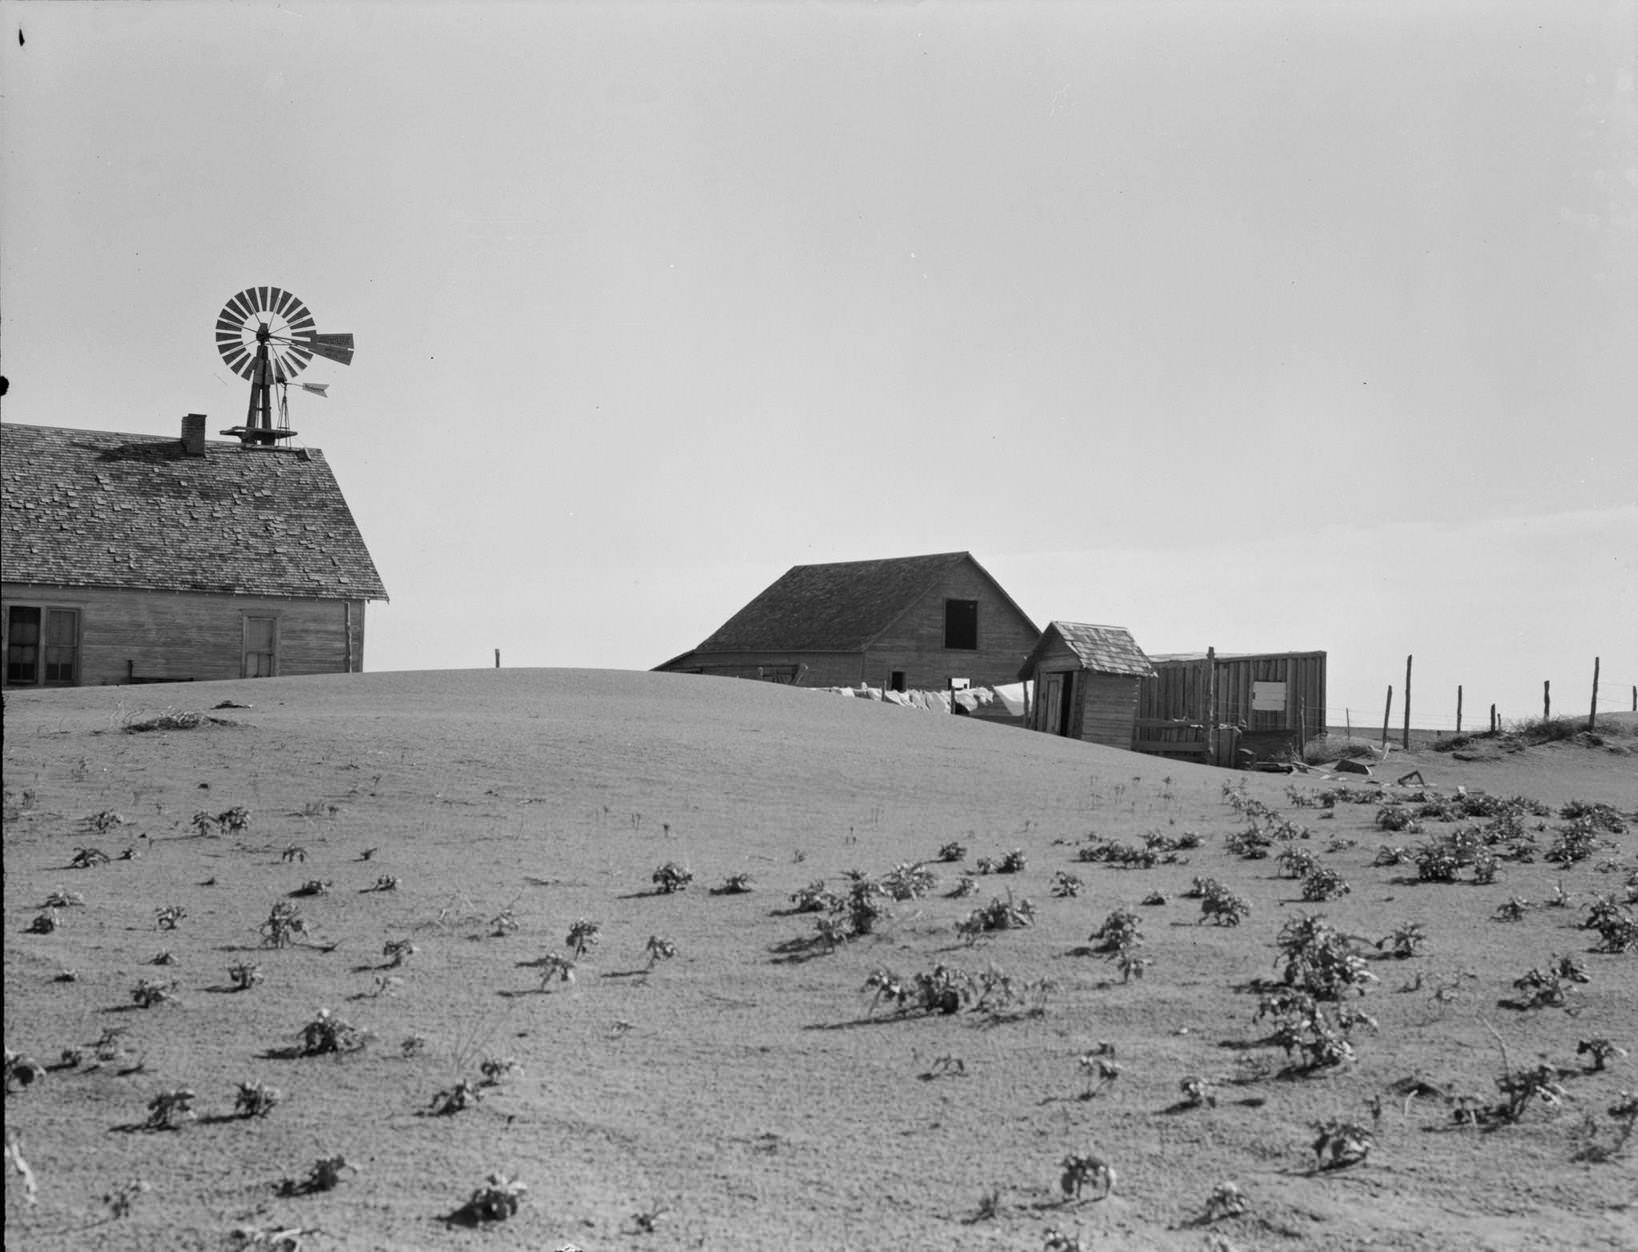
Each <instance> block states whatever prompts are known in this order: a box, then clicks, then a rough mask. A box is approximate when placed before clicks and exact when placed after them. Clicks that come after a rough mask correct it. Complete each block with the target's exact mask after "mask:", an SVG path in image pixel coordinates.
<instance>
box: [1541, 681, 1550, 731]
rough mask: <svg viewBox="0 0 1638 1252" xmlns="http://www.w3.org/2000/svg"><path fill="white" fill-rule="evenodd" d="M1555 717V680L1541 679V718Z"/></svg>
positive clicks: (1547, 719)
mask: <svg viewBox="0 0 1638 1252" xmlns="http://www.w3.org/2000/svg"><path fill="white" fill-rule="evenodd" d="M1552 717H1553V680H1552V679H1551V678H1543V679H1542V680H1541V720H1542V721H1544V722H1546V721H1551V720H1552Z"/></svg>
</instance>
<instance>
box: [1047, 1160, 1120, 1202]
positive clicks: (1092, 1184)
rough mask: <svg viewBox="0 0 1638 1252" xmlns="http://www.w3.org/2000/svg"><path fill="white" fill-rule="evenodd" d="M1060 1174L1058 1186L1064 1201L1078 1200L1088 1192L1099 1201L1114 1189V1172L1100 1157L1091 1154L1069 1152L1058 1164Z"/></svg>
mask: <svg viewBox="0 0 1638 1252" xmlns="http://www.w3.org/2000/svg"><path fill="white" fill-rule="evenodd" d="M1058 1167H1059V1169H1060V1170H1061V1171H1062V1173H1061V1174H1060V1175H1059V1178H1058V1185H1059V1187H1061V1188H1062V1189H1063V1193H1064V1196H1065V1198H1066V1199H1071V1200H1079V1199H1081V1198H1082V1196H1081V1193H1082V1192H1083V1191H1084V1192H1088V1193H1089V1195H1090V1198H1091V1199H1093V1200H1101V1199H1103V1198H1104V1197H1105V1196H1107V1195H1108V1194H1109V1193H1110V1192H1112V1191H1113V1190H1114V1189H1115V1171H1114V1169H1113V1167H1112V1166H1110V1164H1109V1163H1108V1162H1107V1161H1105V1160H1104V1159H1103V1158H1102V1157H1101V1156H1098V1155H1096V1154H1094V1153H1091V1152H1071V1153H1070V1154H1069V1155H1068V1156H1066V1157H1064V1159H1063V1160H1062V1161H1060V1162H1059V1163H1058Z"/></svg>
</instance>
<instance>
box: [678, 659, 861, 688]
mask: <svg viewBox="0 0 1638 1252" xmlns="http://www.w3.org/2000/svg"><path fill="white" fill-rule="evenodd" d="M676 672H678V673H685V674H689V673H692V674H713V675H718V676H721V677H725V678H750V679H760V680H761V681H763V682H777V683H788V684H791V685H792V686H797V687H857V686H858V685H859V684H860V683H861V682H863V681H864V658H863V656H862V655H861V654H860V653H857V652H709V653H698V654H695V655H693V656H691V657H689V658H688V659H687V660H686V661H685V662H683V663H682V664H681V665H679V666H678V667H677V670H676Z"/></svg>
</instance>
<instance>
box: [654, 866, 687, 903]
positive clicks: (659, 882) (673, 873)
mask: <svg viewBox="0 0 1638 1252" xmlns="http://www.w3.org/2000/svg"><path fill="white" fill-rule="evenodd" d="M651 880H652V882H653V883H654V885H655V886H656V887H658V888H659V889H660V894H661V895H671V894H672V893H673V892H677V891H683V890H685V889H686V888H687V887H688V884H689V883H691V882H693V881H694V873H693V871H692V870H689V869H686V868H684V867H683V866H681V865H678V864H677V862H675V861H667V862H666V863H665V864H664V865H662V866H660V868H659V869H657V870H655V871H654V873H653V874H652V875H651Z"/></svg>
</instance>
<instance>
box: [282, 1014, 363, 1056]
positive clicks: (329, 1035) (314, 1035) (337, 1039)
mask: <svg viewBox="0 0 1638 1252" xmlns="http://www.w3.org/2000/svg"><path fill="white" fill-rule="evenodd" d="M297 1037H298V1038H299V1039H300V1042H301V1046H300V1049H299V1051H300V1054H301V1055H302V1056H323V1055H325V1054H326V1053H331V1052H334V1053H338V1054H340V1053H346V1052H357V1051H359V1050H360V1049H361V1048H363V1047H364V1045H365V1044H367V1043H368V1042H369V1034H368V1032H366V1031H363V1030H360V1029H358V1028H357V1027H355V1026H352V1025H350V1024H349V1023H347V1022H344V1021H342V1020H341V1018H339V1017H337V1016H335V1014H333V1013H331V1012H330V1010H329V1009H320V1010H319V1011H318V1016H317V1017H315V1018H314V1019H313V1020H312V1021H310V1022H308V1023H307V1025H305V1026H303V1027H302V1028H301V1030H300V1031H299V1032H298V1035H297Z"/></svg>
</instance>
